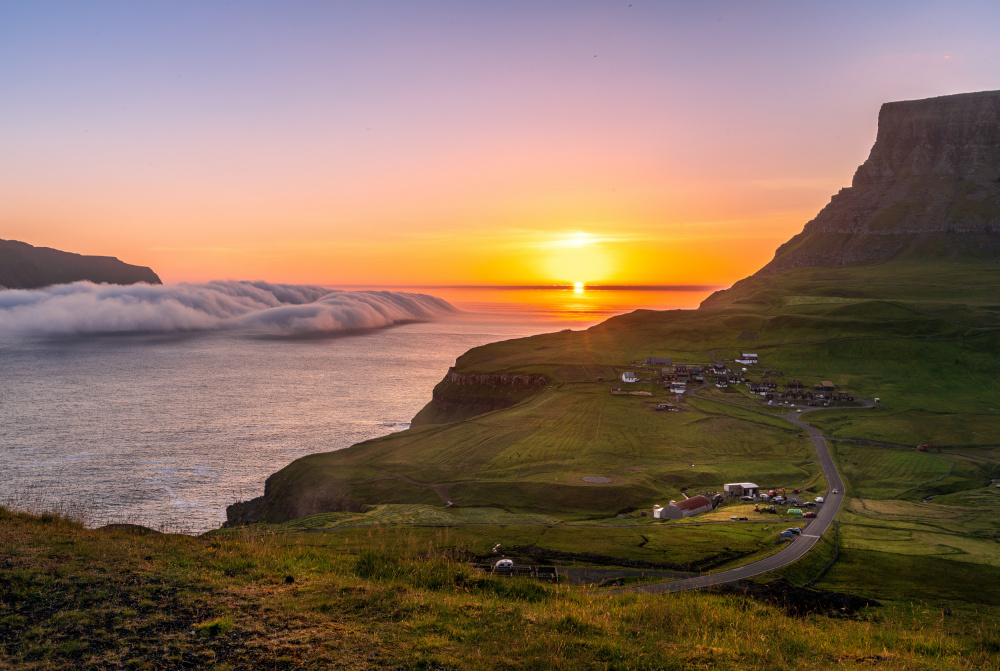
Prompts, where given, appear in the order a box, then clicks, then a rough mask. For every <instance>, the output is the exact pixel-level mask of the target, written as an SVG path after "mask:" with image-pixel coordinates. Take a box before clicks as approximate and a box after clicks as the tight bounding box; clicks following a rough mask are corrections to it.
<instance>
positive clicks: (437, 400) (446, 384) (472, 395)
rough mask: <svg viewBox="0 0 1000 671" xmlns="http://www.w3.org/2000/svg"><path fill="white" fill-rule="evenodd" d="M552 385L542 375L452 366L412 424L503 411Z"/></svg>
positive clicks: (445, 420) (435, 422) (432, 422)
mask: <svg viewBox="0 0 1000 671" xmlns="http://www.w3.org/2000/svg"><path fill="white" fill-rule="evenodd" d="M548 384H549V381H548V379H547V378H546V377H544V376H542V375H526V374H517V373H459V372H457V371H455V369H454V368H449V369H448V374H447V375H445V376H444V379H443V380H441V382H439V383H438V384H437V386H436V387H434V391H433V393H432V395H431V402H430V403H428V404H427V405H426V406H424V408H423V409H422V410H421V411H420V412H418V413H417V416H416V417H414V418H413V420H412V421H411V422H410V425H411V426H421V425H424V424H441V423H445V422H455V421H459V420H462V419H468V418H469V417H475V416H476V415H481V414H483V413H485V412H492V411H494V410H503V409H504V408H509V407H511V406H512V405H515V404H517V403H520V402H521V401H523V400H525V399H526V398H528V397H530V396H532V395H533V394H535V393H537V392H539V391H541V390H542V389H544V388H545V387H546V386H547V385H548Z"/></svg>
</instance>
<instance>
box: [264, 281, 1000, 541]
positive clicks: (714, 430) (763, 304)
mask: <svg viewBox="0 0 1000 671" xmlns="http://www.w3.org/2000/svg"><path fill="white" fill-rule="evenodd" d="M710 302H711V306H710V307H704V308H702V309H699V310H686V311H685V310H674V311H666V312H653V311H643V310H640V311H637V312H634V313H631V314H628V315H622V316H619V317H615V318H612V319H609V320H608V321H606V322H604V323H602V324H599V325H597V326H594V327H592V328H590V329H587V330H585V331H563V332H560V333H553V334H548V335H540V336H534V337H531V338H523V339H519V340H508V341H504V342H500V343H494V344H491V345H486V346H483V347H479V348H476V349H473V350H471V351H469V352H467V353H466V354H464V355H463V356H461V357H460V358H459V359H458V361H457V363H456V366H455V370H456V371H457V372H459V373H463V374H505V375H513V374H530V375H543V376H545V377H546V378H547V379H548V380H549V382H550V384H549V385H548V386H543V387H538V388H534V389H532V390H527V391H525V390H521V391H520V392H519V394H520V396H519V398H520V399H521V401H520V402H519V403H518V404H516V405H514V406H513V407H511V408H508V409H504V410H497V411H494V412H487V413H485V414H479V415H475V416H472V417H469V418H467V419H464V420H462V421H457V422H447V423H439V424H429V425H424V426H419V427H415V428H413V429H411V430H409V431H404V432H401V433H397V434H393V435H391V436H387V437H385V438H382V439H378V440H374V441H369V442H367V443H362V444H360V445H357V446H354V447H352V448H350V449H347V450H341V451H339V452H333V453H328V454H320V455H312V456H309V457H305V458H304V459H300V460H299V461H297V462H295V463H293V464H291V465H290V466H289V467H287V468H286V469H284V470H283V471H281V472H279V473H277V474H275V476H273V477H272V479H271V480H270V481H269V483H268V496H267V507H268V508H267V509H268V515H269V519H271V520H273V521H282V520H285V519H289V518H294V517H300V516H303V515H306V514H311V513H314V512H321V511H323V510H329V509H331V506H332V507H336V505H337V502H338V501H343V500H351V501H355V502H359V503H364V504H376V503H424V504H431V505H434V504H439V503H441V502H443V501H445V500H452V501H453V502H454V503H455V504H456V505H459V506H484V505H492V506H501V507H504V508H506V509H509V510H512V511H517V512H536V513H545V514H552V515H557V516H561V517H564V518H566V519H574V518H578V517H581V516H584V517H586V516H597V515H604V516H607V515H612V514H614V513H615V512H617V511H619V510H621V509H624V508H630V507H634V506H649V505H651V504H653V503H662V502H665V501H668V500H670V499H671V498H677V497H678V496H679V495H680V492H681V490H682V488H684V489H686V490H689V491H692V492H701V491H714V490H718V489H719V488H720V487H721V485H722V484H723V483H724V482H729V481H734V480H735V481H745V480H751V481H755V482H758V483H759V484H762V485H767V486H787V487H796V488H810V487H813V486H814V485H815V484H816V483H817V482H818V480H817V478H818V473H819V471H818V468H817V466H816V465H815V463H814V462H813V453H812V448H811V447H810V446H809V443H808V441H807V440H805V438H804V434H802V433H801V432H800V431H798V430H796V429H795V428H794V427H793V426H791V425H790V424H788V423H787V422H785V421H783V420H780V419H774V420H768V419H767V418H766V417H765V416H762V415H761V414H759V413H755V412H743V411H740V410H738V409H735V408H733V407H731V406H728V405H723V404H718V403H716V404H713V403H709V402H707V401H706V400H699V399H698V398H694V397H692V396H691V395H690V394H689V395H688V397H686V399H685V401H684V402H683V403H682V404H681V408H682V411H681V412H657V411H656V410H655V406H656V404H657V403H660V402H674V401H675V398H674V395H673V394H671V393H669V392H668V391H665V390H663V389H662V388H661V385H660V384H658V383H656V382H655V380H656V379H657V372H658V369H655V368H643V367H641V366H636V365H634V364H632V361H634V360H639V361H642V360H644V359H645V357H647V356H661V357H666V358H672V359H673V360H674V361H675V362H677V363H683V362H688V363H709V362H710V361H712V360H730V366H736V364H733V363H732V362H731V360H732V359H733V358H735V357H736V356H738V354H739V353H740V352H741V351H747V350H751V351H754V352H756V353H758V354H759V355H760V357H761V363H760V364H759V365H757V366H750V370H749V372H748V375H749V376H751V377H756V379H759V378H760V376H761V375H762V374H763V373H764V371H765V370H777V371H780V377H781V379H783V380H784V379H789V378H797V379H802V380H804V381H806V382H807V383H808V384H813V383H815V382H818V381H819V380H832V381H834V382H835V383H836V384H837V385H838V386H839V388H841V389H848V390H851V391H852V392H854V393H855V394H857V395H859V396H861V397H865V398H876V397H877V398H880V400H881V404H880V406H879V407H878V408H876V409H873V410H857V409H850V410H840V409H830V410H826V411H823V412H822V413H816V414H814V415H812V416H811V418H810V421H813V422H814V423H815V424H816V425H817V426H819V427H820V428H821V429H822V430H823V431H824V433H826V434H827V435H829V436H831V437H833V438H835V439H844V440H861V441H879V442H886V443H894V444H897V445H900V446H904V445H905V446H908V447H913V446H914V445H917V444H924V443H937V444H940V445H952V446H955V445H961V446H966V447H963V449H969V450H973V451H975V450H982V449H988V447H987V446H989V445H990V444H993V443H997V442H1000V439H998V438H997V435H998V433H997V431H996V427H997V422H998V419H1000V406H998V405H997V403H998V401H996V399H997V398H1000V358H998V357H996V355H995V353H996V352H997V351H1000V268H996V267H994V266H973V265H961V264H953V265H942V266H905V265H895V266H881V267H867V268H858V269H841V270H828V269H803V270H797V271H790V272H786V273H782V274H779V275H776V276H773V277H769V278H765V279H759V278H752V279H750V280H747V281H745V282H743V283H741V284H740V285H738V286H737V287H736V288H734V289H733V290H731V292H727V293H724V294H722V295H719V296H716V297H715V298H714V300H712V301H710ZM626 370H633V371H636V372H638V373H639V375H640V377H648V378H652V379H654V382H653V383H646V384H640V385H636V386H635V387H634V388H637V389H638V388H641V389H643V390H645V391H649V392H651V393H652V396H649V397H641V396H615V395H613V394H612V393H611V392H612V389H613V388H615V387H617V386H620V383H619V380H620V376H621V373H622V372H624V371H626ZM600 378H603V381H599V380H600ZM741 389H742V391H741V390H739V389H730V390H727V393H725V394H723V393H721V392H717V391H715V390H714V389H713V390H712V391H711V393H707V394H705V396H706V398H718V399H726V400H730V401H735V402H737V403H741V404H743V405H746V406H748V407H752V408H756V409H765V410H767V407H766V406H764V407H763V408H761V404H760V401H759V399H757V398H756V397H751V396H749V395H747V394H746V391H745V390H746V387H742V388H741ZM437 391H438V392H439V393H438V394H437V396H443V397H447V396H448V395H465V396H467V397H474V396H475V395H476V394H483V395H484V397H489V396H490V395H502V394H503V393H505V392H504V390H502V389H497V388H492V389H477V388H476V387H475V386H474V385H473V386H462V385H449V384H447V383H443V384H442V385H440V386H439V389H438V390H437ZM432 406H433V403H432ZM429 408H430V406H429ZM772 410H773V408H772ZM424 415H425V418H429V419H430V421H434V419H433V418H434V412H433V409H432V408H431V410H428V411H425V413H424ZM443 419H447V417H440V418H439V419H438V421H442V420H443ZM585 476H601V477H606V478H609V479H610V480H611V482H609V483H606V484H602V485H594V484H589V483H586V482H584V481H582V480H581V478H582V477H585Z"/></svg>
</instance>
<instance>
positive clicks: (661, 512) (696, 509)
mask: <svg viewBox="0 0 1000 671" xmlns="http://www.w3.org/2000/svg"><path fill="white" fill-rule="evenodd" d="M710 510H712V502H711V501H709V500H708V499H707V498H705V497H704V496H702V495H701V494H699V495H698V496H692V497H691V498H689V499H684V500H683V501H671V502H670V505H669V506H664V507H660V506H654V507H653V517H654V518H656V519H660V520H679V519H683V518H685V517H692V516H694V515H701V514H702V513H707V512H709V511H710Z"/></svg>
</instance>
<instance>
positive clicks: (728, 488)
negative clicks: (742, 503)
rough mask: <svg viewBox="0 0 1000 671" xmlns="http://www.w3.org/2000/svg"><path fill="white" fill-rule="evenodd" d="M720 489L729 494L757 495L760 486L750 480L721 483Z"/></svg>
mask: <svg viewBox="0 0 1000 671" xmlns="http://www.w3.org/2000/svg"><path fill="white" fill-rule="evenodd" d="M722 491H724V492H725V493H726V494H729V495H731V496H757V494H759V493H760V487H758V486H757V485H755V484H754V483H752V482H730V483H729V484H728V485H722Z"/></svg>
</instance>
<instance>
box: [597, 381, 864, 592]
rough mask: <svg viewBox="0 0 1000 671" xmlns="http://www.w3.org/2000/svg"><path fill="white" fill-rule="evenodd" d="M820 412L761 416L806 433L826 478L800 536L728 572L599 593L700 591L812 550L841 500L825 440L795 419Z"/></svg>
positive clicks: (784, 563)
mask: <svg viewBox="0 0 1000 671" xmlns="http://www.w3.org/2000/svg"><path fill="white" fill-rule="evenodd" d="M711 400H712V401H713V402H717V403H725V404H726V405H732V406H735V407H738V408H742V409H744V410H751V409H752V408H746V407H744V406H742V405H736V404H735V403H727V402H726V401H719V400H717V399H711ZM859 400H860V401H861V404H862V406H863V407H865V408H871V407H873V405H874V404H873V403H871V402H869V401H865V400H862V399H859ZM822 409H823V408H802V412H801V413H798V412H794V411H793V412H790V413H788V414H787V415H774V414H772V413H764V414H767V415H770V416H771V417H784V419H787V420H788V421H789V422H791V423H792V424H795V425H796V426H799V427H801V428H803V429H805V430H806V432H807V433H808V434H809V437H810V438H811V439H812V443H813V447H814V448H815V449H816V456H818V457H819V463H820V466H822V468H823V475H824V476H826V482H827V487H828V490H827V496H826V498H825V499H824V503H823V505H822V507H820V509H819V511H818V512H817V513H816V517H815V518H813V519H811V520H809V522H808V524H807V525H806V527H805V529H804V530H803V531H802V534H801V535H800V536H797V537H794V540H792V541H791V542H790V543H789V544H788V545H787V546H786V547H785V549H783V550H781V551H780V552H777V553H775V554H773V555H771V556H770V557H766V558H764V559H761V560H760V561H758V562H754V563H753V564H747V565H746V566H741V567H739V568H734V569H730V570H728V571H720V572H719V573H712V574H709V575H702V576H698V577H696V578H686V579H684V580H675V581H673V582H664V583H656V584H653V585H639V586H636V587H623V588H622V589H616V590H608V591H606V592H602V593H603V594H619V593H624V592H642V593H645V594H665V593H670V592H683V591H686V590H689V589H702V588H704V587H711V586H712V585H721V584H723V583H727V582H735V581H737V580H743V579H745V578H751V577H753V576H755V575H760V574H761V573H767V572H768V571H773V570H774V569H777V568H781V567H782V566H787V565H788V564H791V563H792V562H794V561H796V560H798V559H801V558H802V556H803V555H805V553H807V552H809V550H810V549H812V546H813V545H815V544H816V542H817V541H818V540H819V539H820V536H822V535H823V534H824V533H826V530H827V529H829V528H830V525H831V524H832V523H833V518H834V517H836V516H837V512H838V511H839V510H840V506H841V504H842V503H843V501H844V481H843V480H841V478H840V473H839V472H838V471H837V466H836V464H834V462H833V456H832V455H831V454H830V450H828V449H827V447H826V438H824V437H823V434H821V433H820V432H819V430H818V429H816V428H813V427H811V426H809V425H808V424H806V423H805V422H803V421H802V420H801V419H799V417H800V415H802V414H805V413H807V412H811V411H813V410H822ZM755 412H757V411H755ZM832 491H836V492H837V493H836V494H831V493H829V492H832Z"/></svg>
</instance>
